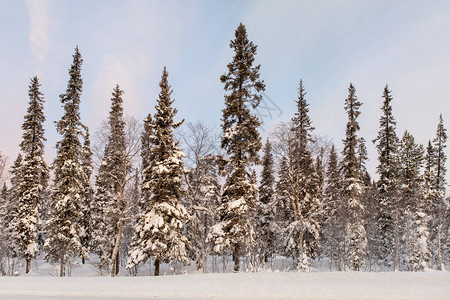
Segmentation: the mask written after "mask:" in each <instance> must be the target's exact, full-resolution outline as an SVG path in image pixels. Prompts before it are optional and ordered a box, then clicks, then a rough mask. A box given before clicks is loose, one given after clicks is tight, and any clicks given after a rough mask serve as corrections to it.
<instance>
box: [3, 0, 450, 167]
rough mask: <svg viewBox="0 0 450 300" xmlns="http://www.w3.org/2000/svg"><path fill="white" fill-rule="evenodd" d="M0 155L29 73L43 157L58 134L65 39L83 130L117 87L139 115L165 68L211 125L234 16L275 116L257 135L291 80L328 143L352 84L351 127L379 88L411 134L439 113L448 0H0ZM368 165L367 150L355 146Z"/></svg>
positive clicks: (447, 104)
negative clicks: (42, 130)
mask: <svg viewBox="0 0 450 300" xmlns="http://www.w3.org/2000/svg"><path fill="white" fill-rule="evenodd" d="M0 3H1V10H0V34H1V35H0V36H1V40H2V47H0V74H1V75H0V76H1V77H0V79H1V80H0V87H1V93H0V137H1V139H0V141H1V142H0V151H2V152H3V153H4V154H6V155H7V156H8V157H9V160H10V161H12V160H14V158H15V157H16V155H17V152H18V149H19V146H18V145H19V143H20V139H21V134H22V132H21V129H20V126H21V124H22V120H23V115H24V114H25V112H26V107H27V103H28V97H27V90H28V84H29V79H30V78H31V77H32V76H34V75H38V76H39V78H40V80H41V83H42V92H43V93H44V94H45V97H46V101H47V102H46V104H45V113H46V116H47V122H46V135H47V138H48V143H47V145H46V147H47V148H46V151H47V153H48V154H47V159H48V160H49V162H50V159H51V158H52V157H53V155H54V150H53V148H54V146H55V143H56V141H57V140H58V139H59V137H58V136H57V135H56V130H55V127H54V124H53V121H56V120H58V119H59V118H60V117H61V115H62V109H61V105H60V102H59V97H58V95H59V94H61V93H63V92H64V90H65V87H66V83H67V80H68V72H67V71H68V68H69V67H70V64H71V61H72V54H73V51H74V48H75V46H76V45H78V46H79V48H80V52H81V54H82V56H83V59H84V65H83V70H82V76H83V79H84V91H83V95H82V103H81V109H82V120H83V122H84V123H86V124H87V125H88V126H89V127H90V129H91V131H92V132H93V131H94V130H95V129H96V128H97V127H98V125H99V124H100V122H101V120H103V119H106V117H107V114H108V111H109V99H110V95H111V91H112V89H113V87H114V85H115V84H116V83H118V84H119V85H120V86H121V87H122V88H123V89H124V90H125V95H124V101H125V113H127V114H129V115H133V116H135V117H136V118H138V119H140V120H141V119H143V118H144V117H145V116H146V115H147V114H148V113H149V112H153V111H154V110H153V107H154V105H155V101H156V98H157V94H158V89H159V87H158V82H159V80H160V76H161V72H162V68H163V66H164V65H166V66H167V68H168V71H169V82H170V84H171V85H172V88H173V90H174V93H173V96H174V98H175V99H176V101H175V106H177V108H178V110H179V114H178V118H179V119H181V118H185V119H186V120H187V121H193V122H195V121H197V120H203V121H204V122H205V123H207V124H211V125H214V124H215V125H219V124H220V117H221V109H222V108H223V94H224V91H223V85H222V84H221V83H220V80H219V77H220V75H221V74H222V73H224V72H225V70H226V64H227V63H229V61H230V59H231V56H232V52H231V49H230V48H229V41H230V40H231V39H232V38H233V34H234V30H235V29H236V27H237V26H238V24H239V22H243V23H244V24H245V25H246V27H247V31H248V36H249V39H250V40H252V41H254V42H255V43H256V44H257V45H258V54H257V56H256V62H257V63H258V64H261V78H262V79H264V80H265V83H266V87H267V88H266V94H267V95H269V97H270V98H271V99H272V100H273V101H275V102H276V104H277V105H278V106H279V107H280V108H281V110H282V111H283V114H282V115H281V116H278V114H276V115H274V116H273V118H272V120H268V119H266V120H265V124H264V128H265V129H266V130H265V132H264V133H263V135H264V136H265V135H266V133H267V132H268V131H270V129H271V128H272V127H273V125H274V124H276V123H277V122H279V121H282V120H288V119H289V118H290V117H292V114H293V113H294V110H295V104H294V102H293V100H294V99H295V98H296V96H297V87H298V81H299V80H300V78H302V79H303V82H304V84H305V87H306V91H307V92H308V94H307V100H308V101H309V103H310V105H311V109H310V112H311V118H312V121H313V123H314V126H315V127H316V131H315V133H316V134H319V135H326V136H328V137H329V138H332V139H333V141H334V142H335V143H336V144H337V146H338V147H340V146H341V145H340V144H341V140H342V138H343V135H344V131H345V123H346V114H345V112H344V109H343V104H344V99H345V98H346V96H347V88H348V85H349V83H350V82H352V83H353V84H354V85H355V87H356V90H357V95H358V97H359V99H360V100H361V101H362V102H363V106H362V114H361V116H360V125H361V135H362V136H363V137H364V138H365V139H366V140H367V141H370V140H372V139H373V138H375V136H376V133H377V130H378V120H379V116H380V107H381V104H382V99H381V95H382V91H383V88H384V86H385V84H386V83H388V84H389V87H390V88H391V89H392V95H393V97H394V101H393V112H394V115H395V117H396V119H397V122H398V126H397V127H398V132H397V133H398V135H399V136H401V135H402V134H403V131H404V130H405V129H408V130H409V131H411V132H412V134H413V135H414V136H415V137H416V139H417V140H418V141H419V142H422V143H426V142H427V140H428V139H430V138H433V137H434V135H435V130H436V125H437V122H438V117H439V114H440V113H443V116H444V120H445V123H446V124H445V125H446V127H448V124H450V123H449V120H450V99H449V96H450V83H449V81H450V1H392V0H390V1H337V0H336V1H137V0H136V1H56V0H54V1H44V0H40V1H38V0H35V1H13V0H11V1H5V0H3V1H1V2H0ZM368 147H369V154H370V159H371V163H370V164H369V168H370V171H371V173H372V174H373V173H374V171H375V166H376V163H377V162H376V152H375V149H374V147H373V146H372V145H371V143H368Z"/></svg>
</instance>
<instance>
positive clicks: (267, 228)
mask: <svg viewBox="0 0 450 300" xmlns="http://www.w3.org/2000/svg"><path fill="white" fill-rule="evenodd" d="M273 164H274V160H273V154H272V144H271V143H270V141H269V139H267V141H266V144H265V146H264V156H263V158H262V166H263V169H262V171H261V183H260V186H259V201H258V203H257V204H258V211H257V216H256V220H257V239H258V248H259V254H260V256H261V258H260V259H261V260H262V262H263V263H266V262H267V261H268V259H269V258H272V256H273V255H274V253H275V242H276V226H275V214H274V209H273V201H274V196H275V191H274V184H275V176H274V168H273Z"/></svg>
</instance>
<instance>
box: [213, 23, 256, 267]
mask: <svg viewBox="0 0 450 300" xmlns="http://www.w3.org/2000/svg"><path fill="white" fill-rule="evenodd" d="M230 48H232V49H233V51H234V56H233V61H232V62H231V63H229V64H228V66H227V67H228V72H227V73H226V74H223V75H222V76H221V77H220V80H221V81H222V83H224V85H225V91H227V94H226V95H225V108H224V109H223V110H222V114H223V115H222V130H223V136H222V142H221V146H222V149H224V150H225V152H226V155H227V157H226V159H225V160H224V161H223V162H224V167H225V172H226V182H225V185H224V191H223V197H222V198H223V199H222V202H223V205H222V206H221V207H220V209H219V211H220V216H221V222H219V223H218V224H216V225H215V226H213V228H212V231H211V235H210V238H209V241H211V242H212V244H213V245H214V247H213V251H214V252H216V253H221V252H223V251H224V250H225V249H230V248H231V249H232V251H233V258H234V270H235V271H236V272H237V271H239V268H240V256H241V251H242V250H244V249H245V250H248V249H249V248H251V247H252V246H253V244H254V228H253V224H251V222H250V218H249V216H251V215H252V214H253V212H254V210H255V205H256V201H257V199H256V198H255V197H254V196H255V195H254V194H253V192H252V191H253V185H252V184H251V183H250V174H249V171H248V168H249V167H250V166H251V165H253V164H256V163H258V160H259V157H258V151H259V150H260V149H261V146H262V145H261V138H260V135H259V133H258V126H259V125H260V124H261V122H260V120H259V118H258V117H257V116H255V115H252V113H251V112H250V107H249V106H252V107H253V108H256V107H257V106H258V105H259V103H260V101H261V98H262V96H261V94H260V93H261V92H263V91H264V89H265V85H264V82H263V81H262V80H260V79H259V77H260V74H259V69H260V65H257V66H253V64H254V61H255V55H256V49H257V46H256V45H255V44H253V42H251V41H249V40H248V38H247V30H246V29H245V26H244V25H243V24H242V23H241V24H240V25H239V26H238V28H237V29H236V32H235V39H234V40H232V41H231V42H230Z"/></svg>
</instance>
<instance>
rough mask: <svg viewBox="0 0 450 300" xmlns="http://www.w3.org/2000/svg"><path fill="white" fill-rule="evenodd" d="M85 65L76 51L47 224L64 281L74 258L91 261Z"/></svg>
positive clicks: (50, 253) (50, 249)
mask: <svg viewBox="0 0 450 300" xmlns="http://www.w3.org/2000/svg"><path fill="white" fill-rule="evenodd" d="M82 62H83V60H82V58H81V54H80V52H79V50H78V47H76V48H75V54H74V55H73V63H72V66H71V67H70V70H69V75H70V79H69V81H68V84H67V89H66V92H65V93H64V94H61V95H60V99H61V103H62V104H63V108H64V115H63V117H62V118H61V120H59V121H58V122H56V130H57V132H58V133H59V134H60V135H61V140H60V141H59V142H58V143H57V144H56V158H55V161H54V163H53V168H54V172H55V179H54V187H53V194H52V196H51V210H52V213H51V218H50V220H49V221H48V223H47V234H48V237H47V240H46V243H45V249H46V252H47V254H46V259H47V260H48V261H50V262H59V263H60V276H61V277H63V276H65V275H66V272H65V271H66V268H67V267H70V263H71V259H72V258H74V257H76V256H79V255H80V256H84V257H87V249H86V248H85V247H83V245H82V243H81V236H82V232H83V228H82V225H81V219H82V197H83V194H84V187H83V186H82V185H83V183H84V180H83V178H85V174H84V170H83V167H82V153H83V149H82V148H83V143H82V140H81V139H82V138H83V134H82V133H83V124H82V123H81V120H80V96H81V92H82V87H83V80H82V78H81V64H82ZM69 270H70V269H69Z"/></svg>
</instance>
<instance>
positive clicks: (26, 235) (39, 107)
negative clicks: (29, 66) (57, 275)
mask: <svg viewBox="0 0 450 300" xmlns="http://www.w3.org/2000/svg"><path fill="white" fill-rule="evenodd" d="M40 86H41V85H40V84H39V80H38V78H37V77H34V78H33V79H31V84H30V86H29V91H28V96H29V98H30V102H29V106H28V110H27V114H26V115H25V117H24V122H23V124H22V130H23V136H22V142H21V144H20V148H21V150H22V153H23V154H24V160H23V163H22V166H21V171H20V173H19V174H20V175H19V176H20V177H21V178H20V183H19V186H18V189H19V191H18V194H17V196H18V198H17V202H18V203H17V219H16V221H15V222H14V230H13V238H14V243H15V244H16V247H17V251H18V255H19V256H20V257H21V258H24V259H25V261H26V273H29V272H30V270H31V259H32V258H34V257H36V255H37V253H38V243H37V238H38V236H37V235H38V229H39V227H40V222H39V207H40V204H41V203H42V201H43V196H44V188H45V187H46V186H47V182H46V180H47V178H48V168H47V165H46V163H45V162H44V158H43V156H44V142H45V141H46V139H45V137H44V128H43V123H44V122H45V116H44V112H43V109H44V107H43V103H44V97H43V94H42V93H41V92H40V91H39V87H40Z"/></svg>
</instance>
